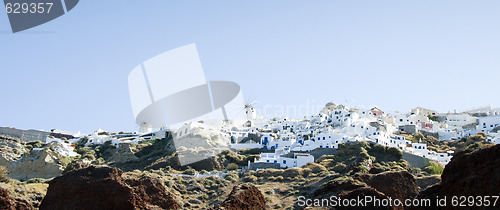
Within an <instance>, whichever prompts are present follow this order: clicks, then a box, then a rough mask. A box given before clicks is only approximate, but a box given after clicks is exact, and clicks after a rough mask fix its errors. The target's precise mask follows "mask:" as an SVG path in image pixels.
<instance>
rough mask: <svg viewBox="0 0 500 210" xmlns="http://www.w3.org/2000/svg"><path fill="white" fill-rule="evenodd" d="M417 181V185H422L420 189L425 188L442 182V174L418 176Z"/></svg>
mask: <svg viewBox="0 0 500 210" xmlns="http://www.w3.org/2000/svg"><path fill="white" fill-rule="evenodd" d="M416 181H417V185H418V186H419V187H420V189H421V190H425V189H427V188H428V187H430V186H432V185H435V184H437V183H440V182H441V176H440V175H432V176H424V177H418V178H416Z"/></svg>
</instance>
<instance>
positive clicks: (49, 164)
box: [9, 148, 65, 180]
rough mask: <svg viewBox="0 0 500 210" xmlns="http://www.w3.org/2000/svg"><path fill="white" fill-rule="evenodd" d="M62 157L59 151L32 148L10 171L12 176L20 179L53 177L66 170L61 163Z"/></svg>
mask: <svg viewBox="0 0 500 210" xmlns="http://www.w3.org/2000/svg"><path fill="white" fill-rule="evenodd" d="M62 158H65V157H62V156H61V155H60V154H59V153H58V152H56V151H54V150H51V149H50V148H45V149H43V150H32V151H31V152H30V153H29V154H28V155H26V156H24V157H23V159H22V160H21V161H19V162H17V163H16V164H17V165H16V166H15V167H14V168H13V169H12V171H11V172H10V174H9V175H10V177H12V178H14V179H19V180H28V179H31V178H44V179H48V178H52V177H55V176H58V175H60V174H61V173H62V172H63V171H64V166H63V165H62V164H61V161H60V160H61V159H62Z"/></svg>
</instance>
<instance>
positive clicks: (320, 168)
mask: <svg viewBox="0 0 500 210" xmlns="http://www.w3.org/2000/svg"><path fill="white" fill-rule="evenodd" d="M302 168H308V169H311V172H312V173H314V174H317V173H320V172H322V171H326V168H325V167H324V166H322V165H320V164H317V163H307V164H306V165H305V166H302Z"/></svg>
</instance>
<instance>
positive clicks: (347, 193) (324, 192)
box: [296, 179, 392, 209]
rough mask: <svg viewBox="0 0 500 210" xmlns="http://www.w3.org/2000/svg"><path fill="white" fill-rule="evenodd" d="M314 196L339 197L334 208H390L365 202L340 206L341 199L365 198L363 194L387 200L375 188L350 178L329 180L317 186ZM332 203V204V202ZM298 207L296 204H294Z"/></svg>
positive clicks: (319, 197)
mask: <svg viewBox="0 0 500 210" xmlns="http://www.w3.org/2000/svg"><path fill="white" fill-rule="evenodd" d="M314 196H315V198H318V199H325V198H326V199H330V197H331V196H337V198H338V199H340V204H337V205H338V206H335V207H334V209H368V208H369V209H392V208H391V207H386V206H376V205H374V204H373V203H367V204H368V206H356V205H357V204H356V205H354V206H352V205H349V206H342V201H344V200H346V199H348V200H352V199H354V200H358V198H362V199H363V198H365V196H369V197H372V198H374V199H378V200H383V199H384V200H387V199H388V197H387V196H386V195H384V194H383V193H381V192H379V191H377V190H376V189H374V188H372V187H370V186H366V185H364V184H362V183H361V182H356V181H354V180H352V179H347V180H343V181H330V182H328V183H327V184H325V185H324V186H323V187H321V188H319V189H318V190H316V191H315V192H314ZM332 205H334V204H332ZM296 207H298V206H296Z"/></svg>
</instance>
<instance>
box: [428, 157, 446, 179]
mask: <svg viewBox="0 0 500 210" xmlns="http://www.w3.org/2000/svg"><path fill="white" fill-rule="evenodd" d="M443 170H444V166H443V165H441V164H440V163H438V162H436V161H432V160H431V161H427V162H426V166H425V168H424V171H425V172H427V173H429V174H439V175H440V174H442V173H443Z"/></svg>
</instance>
